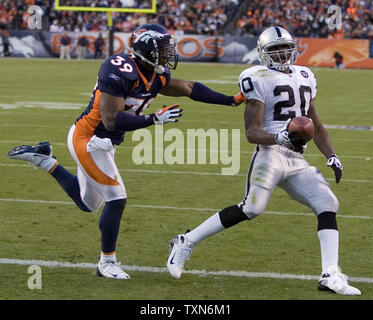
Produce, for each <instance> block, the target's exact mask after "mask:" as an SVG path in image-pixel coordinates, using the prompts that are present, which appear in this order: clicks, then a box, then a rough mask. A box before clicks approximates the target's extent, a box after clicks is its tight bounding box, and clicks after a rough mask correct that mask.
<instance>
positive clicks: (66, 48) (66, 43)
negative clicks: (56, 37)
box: [60, 32, 71, 60]
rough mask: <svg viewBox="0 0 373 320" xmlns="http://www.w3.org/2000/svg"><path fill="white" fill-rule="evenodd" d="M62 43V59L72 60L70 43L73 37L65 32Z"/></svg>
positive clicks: (61, 39)
mask: <svg viewBox="0 0 373 320" xmlns="http://www.w3.org/2000/svg"><path fill="white" fill-rule="evenodd" d="M60 43H61V53H60V59H61V60H62V59H65V58H66V59H67V60H70V59H71V57H70V43H71V38H70V37H69V35H68V34H67V32H65V33H64V34H63V36H62V37H61V38H60Z"/></svg>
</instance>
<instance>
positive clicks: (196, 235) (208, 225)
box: [187, 212, 225, 244]
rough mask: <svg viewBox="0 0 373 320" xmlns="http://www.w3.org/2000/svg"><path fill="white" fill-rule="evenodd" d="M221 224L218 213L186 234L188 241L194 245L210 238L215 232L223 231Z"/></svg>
mask: <svg viewBox="0 0 373 320" xmlns="http://www.w3.org/2000/svg"><path fill="white" fill-rule="evenodd" d="M224 229H225V228H224V227H223V225H222V224H221V221H220V216H219V212H217V213H215V214H214V215H213V216H211V217H210V218H208V219H207V220H205V221H204V222H202V223H201V224H200V225H199V226H198V227H197V228H195V229H193V230H192V231H190V232H188V233H187V239H188V241H190V242H192V243H193V244H196V243H198V242H200V241H201V240H203V239H205V238H207V237H208V236H211V235H213V234H215V233H217V232H220V231H222V230H224Z"/></svg>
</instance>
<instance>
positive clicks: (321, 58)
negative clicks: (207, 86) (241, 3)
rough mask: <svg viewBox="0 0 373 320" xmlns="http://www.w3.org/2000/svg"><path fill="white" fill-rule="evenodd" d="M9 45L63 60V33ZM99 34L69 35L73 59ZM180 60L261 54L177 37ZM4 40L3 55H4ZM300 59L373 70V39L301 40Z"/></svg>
mask: <svg viewBox="0 0 373 320" xmlns="http://www.w3.org/2000/svg"><path fill="white" fill-rule="evenodd" d="M9 34H10V37H9V42H10V51H11V56H14V57H26V58H30V57H49V58H51V57H59V55H60V52H61V43H60V39H61V37H62V36H63V34H62V33H53V32H49V31H10V32H9ZM99 34H100V33H99V32H86V33H83V32H68V35H69V37H70V38H71V43H70V45H69V49H70V56H71V58H72V59H75V58H77V56H78V52H79V44H78V42H79V39H80V38H81V37H83V36H84V37H86V38H87V40H88V46H87V51H86V58H87V59H91V58H94V56H95V46H94V42H95V41H96V39H97V37H98V36H99ZM101 35H102V37H103V39H104V46H103V51H104V52H106V49H107V46H108V35H107V33H106V32H102V34H101ZM129 37H130V33H115V34H114V45H113V50H114V54H119V53H122V52H127V51H128V38H129ZM174 38H175V40H176V42H177V51H178V54H179V60H180V61H195V62H197V61H200V62H224V63H244V64H257V63H259V61H258V54H257V50H256V40H257V39H256V38H255V37H238V36H225V37H215V36H199V35H174ZM1 44H2V43H1V39H0V53H1V51H2V50H1ZM297 44H298V51H299V57H298V60H297V64H299V65H305V66H311V67H334V65H335V61H334V58H333V56H334V53H335V52H339V53H340V54H341V55H342V56H343V61H344V66H345V67H346V68H373V56H372V48H373V47H372V44H371V42H370V41H369V40H347V39H342V40H336V39H315V38H298V39H297Z"/></svg>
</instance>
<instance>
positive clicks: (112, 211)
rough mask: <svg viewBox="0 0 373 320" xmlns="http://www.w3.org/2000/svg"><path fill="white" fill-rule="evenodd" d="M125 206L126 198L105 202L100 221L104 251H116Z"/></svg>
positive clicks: (102, 248)
mask: <svg viewBox="0 0 373 320" xmlns="http://www.w3.org/2000/svg"><path fill="white" fill-rule="evenodd" d="M125 206H126V199H119V200H113V201H110V202H106V203H105V206H104V209H103V210H102V212H101V216H100V222H99V227H100V230H101V250H102V252H104V253H109V252H113V251H115V247H116V242H117V237H118V233H119V227H120V220H121V218H122V215H123V211H124V207H125Z"/></svg>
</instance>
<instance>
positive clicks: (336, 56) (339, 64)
mask: <svg viewBox="0 0 373 320" xmlns="http://www.w3.org/2000/svg"><path fill="white" fill-rule="evenodd" d="M333 58H334V60H335V67H334V68H336V69H343V68H344V64H343V56H342V55H341V54H340V53H339V52H338V51H336V52H334V55H333Z"/></svg>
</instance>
